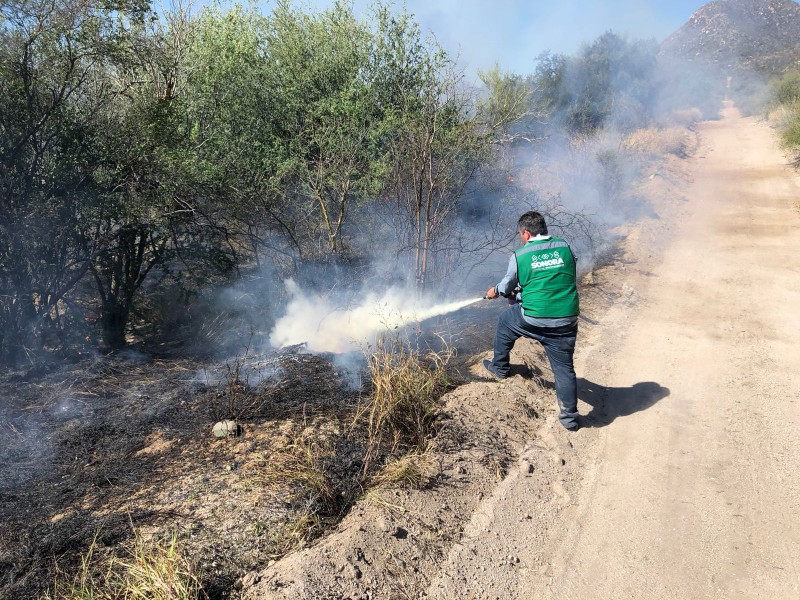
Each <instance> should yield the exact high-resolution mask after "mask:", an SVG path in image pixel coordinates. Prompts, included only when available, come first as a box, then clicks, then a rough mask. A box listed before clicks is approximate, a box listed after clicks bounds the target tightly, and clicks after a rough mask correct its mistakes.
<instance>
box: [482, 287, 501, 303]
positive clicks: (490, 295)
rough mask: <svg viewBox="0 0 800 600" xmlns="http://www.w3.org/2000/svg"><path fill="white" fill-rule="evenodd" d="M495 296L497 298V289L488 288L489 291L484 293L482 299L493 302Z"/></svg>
mask: <svg viewBox="0 0 800 600" xmlns="http://www.w3.org/2000/svg"><path fill="white" fill-rule="evenodd" d="M497 296H498V293H497V288H495V287H490V288H489V291H488V292H486V295H485V296H484V298H486V299H487V300H494V299H495V298H497Z"/></svg>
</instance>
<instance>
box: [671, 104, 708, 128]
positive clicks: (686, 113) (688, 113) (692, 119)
mask: <svg viewBox="0 0 800 600" xmlns="http://www.w3.org/2000/svg"><path fill="white" fill-rule="evenodd" d="M702 120H703V111H701V110H700V109H699V108H684V109H681V110H673V111H672V121H673V122H674V123H675V124H676V125H679V126H681V127H693V126H694V125H696V124H697V123H698V122H700V121H702Z"/></svg>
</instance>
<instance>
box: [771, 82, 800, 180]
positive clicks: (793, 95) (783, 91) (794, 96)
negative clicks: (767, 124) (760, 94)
mask: <svg viewBox="0 0 800 600" xmlns="http://www.w3.org/2000/svg"><path fill="white" fill-rule="evenodd" d="M772 89H773V91H772V97H773V102H772V104H773V106H774V105H777V106H778V107H780V108H781V109H782V117H783V118H782V120H781V142H782V143H783V146H784V147H785V148H787V149H788V150H790V151H794V152H795V153H797V154H798V156H800V72H798V71H789V72H788V73H786V74H785V75H784V76H783V78H782V79H781V80H779V81H777V82H775V83H773V88H772ZM794 162H795V165H800V158H796V159H795V161H794Z"/></svg>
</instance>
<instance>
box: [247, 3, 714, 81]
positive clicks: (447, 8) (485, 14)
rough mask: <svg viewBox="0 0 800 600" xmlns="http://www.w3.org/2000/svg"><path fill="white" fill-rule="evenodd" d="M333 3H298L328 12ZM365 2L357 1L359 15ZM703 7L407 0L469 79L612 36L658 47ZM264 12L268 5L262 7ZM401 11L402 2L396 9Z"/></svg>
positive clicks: (524, 69)
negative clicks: (480, 72)
mask: <svg viewBox="0 0 800 600" xmlns="http://www.w3.org/2000/svg"><path fill="white" fill-rule="evenodd" d="M332 3H333V0H304V1H303V0H301V2H299V3H298V5H300V6H302V5H304V4H306V5H309V6H312V7H317V8H327V7H329V6H330V5H331V4H332ZM370 4H371V2H370V1H369V0H355V9H356V12H359V13H362V12H363V11H364V10H365V9H366V7H368V6H369V5H370ZM704 4H706V2H705V1H703V0H655V1H645V0H603V1H589V0H494V1H490V0H406V2H405V5H406V7H407V8H408V11H409V12H410V13H412V14H414V15H415V16H416V18H417V21H418V22H419V23H420V25H421V26H422V28H423V30H425V31H429V32H431V33H433V35H434V36H435V37H436V39H437V40H438V42H439V43H440V44H441V45H442V47H443V48H444V49H445V50H447V51H448V53H449V54H451V55H454V56H455V55H457V56H459V58H460V61H461V64H462V66H463V67H464V68H465V71H466V72H467V73H473V74H474V73H475V72H476V71H477V70H478V69H487V68H489V67H491V66H493V65H494V64H495V63H498V64H499V65H500V67H501V68H503V69H504V70H506V71H512V72H515V73H520V74H526V73H530V72H531V71H532V70H533V66H534V63H535V59H536V57H537V56H539V55H540V54H541V53H542V52H544V51H546V50H550V51H552V52H556V53H564V54H572V53H574V52H575V51H577V50H578V49H579V48H580V46H581V44H582V43H584V42H589V41H592V40H594V39H595V38H597V37H598V36H599V35H601V34H602V33H604V32H605V31H608V30H612V31H614V32H615V33H617V34H620V35H626V36H628V37H629V38H631V39H652V38H655V39H656V40H657V41H659V42H661V41H662V40H663V39H664V38H666V37H667V36H669V34H671V33H672V32H673V31H675V30H676V29H678V28H679V27H680V26H681V25H683V24H684V23H685V22H686V21H687V20H688V19H689V17H690V16H691V15H692V13H693V12H694V11H696V10H697V9H698V8H700V7H701V6H703V5H704ZM262 5H263V6H264V8H266V9H268V7H269V4H268V3H263V4H262ZM396 5H397V6H402V2H399V3H397V4H396Z"/></svg>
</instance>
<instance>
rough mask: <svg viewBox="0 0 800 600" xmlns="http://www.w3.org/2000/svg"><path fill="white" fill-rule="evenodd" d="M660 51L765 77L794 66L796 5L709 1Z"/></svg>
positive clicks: (799, 39)
mask: <svg viewBox="0 0 800 600" xmlns="http://www.w3.org/2000/svg"><path fill="white" fill-rule="evenodd" d="M662 55H663V56H668V57H674V58H677V59H681V60H688V61H692V62H696V63H707V64H708V63H712V64H715V65H717V66H718V67H721V68H722V69H725V70H726V71H728V70H731V71H734V72H735V71H739V70H741V69H744V70H746V71H756V72H759V73H761V74H764V75H768V76H769V75H775V74H779V73H782V72H784V71H785V70H786V69H788V68H790V67H791V66H795V67H800V4H798V3H797V2H794V1H793V0H714V1H713V2H710V3H708V4H706V5H705V6H703V7H702V8H701V9H699V10H698V11H697V12H695V13H694V14H693V15H692V16H691V18H690V19H689V21H688V22H687V23H686V24H685V25H684V26H683V27H681V28H680V29H678V30H677V31H676V32H675V33H673V34H672V35H671V36H670V37H668V38H667V39H666V40H665V41H664V42H663V44H662Z"/></svg>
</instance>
